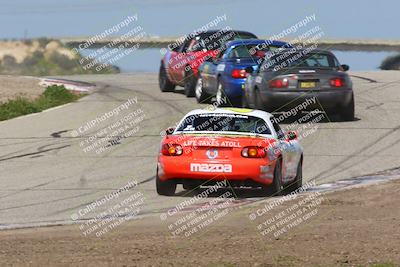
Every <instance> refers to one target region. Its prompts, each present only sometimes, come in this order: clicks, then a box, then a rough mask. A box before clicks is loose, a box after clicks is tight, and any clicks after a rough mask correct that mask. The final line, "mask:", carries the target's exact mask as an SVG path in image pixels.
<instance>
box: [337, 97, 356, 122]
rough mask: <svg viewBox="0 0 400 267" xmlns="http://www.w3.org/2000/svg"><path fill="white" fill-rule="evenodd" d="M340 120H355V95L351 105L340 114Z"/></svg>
mask: <svg viewBox="0 0 400 267" xmlns="http://www.w3.org/2000/svg"><path fill="white" fill-rule="evenodd" d="M340 119H341V120H343V121H353V120H354V95H352V96H351V101H350V104H349V105H347V106H346V107H344V108H343V109H342V111H341V112H340Z"/></svg>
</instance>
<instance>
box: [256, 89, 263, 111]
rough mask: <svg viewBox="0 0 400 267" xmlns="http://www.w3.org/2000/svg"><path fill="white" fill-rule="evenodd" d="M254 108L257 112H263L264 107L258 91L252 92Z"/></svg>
mask: <svg viewBox="0 0 400 267" xmlns="http://www.w3.org/2000/svg"><path fill="white" fill-rule="evenodd" d="M254 108H255V109H259V110H264V105H263V103H262V101H261V95H260V90H258V89H256V90H255V91H254Z"/></svg>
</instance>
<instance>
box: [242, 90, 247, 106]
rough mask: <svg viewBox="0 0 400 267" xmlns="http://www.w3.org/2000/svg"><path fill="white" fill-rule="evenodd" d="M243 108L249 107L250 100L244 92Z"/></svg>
mask: <svg viewBox="0 0 400 267" xmlns="http://www.w3.org/2000/svg"><path fill="white" fill-rule="evenodd" d="M242 108H249V101H248V100H247V96H246V94H245V93H243V96H242Z"/></svg>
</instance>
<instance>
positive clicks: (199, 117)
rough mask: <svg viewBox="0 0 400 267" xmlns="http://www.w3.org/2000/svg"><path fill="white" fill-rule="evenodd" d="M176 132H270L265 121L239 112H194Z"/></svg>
mask: <svg viewBox="0 0 400 267" xmlns="http://www.w3.org/2000/svg"><path fill="white" fill-rule="evenodd" d="M177 132H190V133H195V132H229V133H253V134H271V131H270V129H269V127H268V125H267V124H266V122H265V121H264V120H263V119H261V118H258V117H254V116H247V115H240V114H211V113H210V114H196V115H190V116H188V117H186V118H185V119H184V120H183V122H182V123H181V124H180V125H179V126H178V128H177Z"/></svg>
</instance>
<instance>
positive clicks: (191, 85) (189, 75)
mask: <svg viewBox="0 0 400 267" xmlns="http://www.w3.org/2000/svg"><path fill="white" fill-rule="evenodd" d="M196 84H197V79H196V76H194V73H193V70H192V69H189V70H188V71H186V73H185V80H184V91H185V95H186V96H187V97H194V96H195V88H196Z"/></svg>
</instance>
